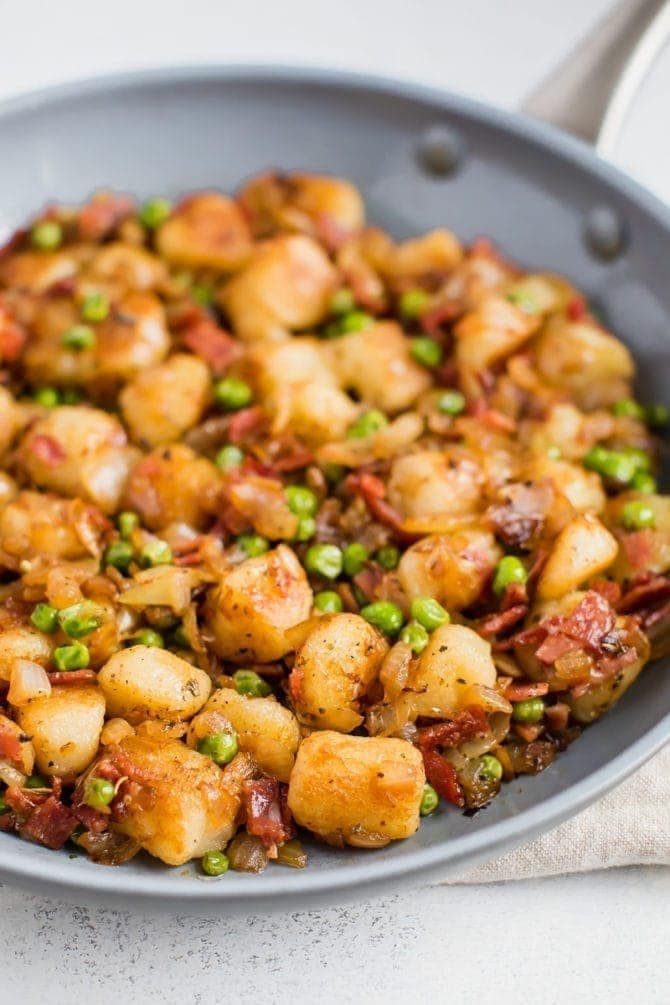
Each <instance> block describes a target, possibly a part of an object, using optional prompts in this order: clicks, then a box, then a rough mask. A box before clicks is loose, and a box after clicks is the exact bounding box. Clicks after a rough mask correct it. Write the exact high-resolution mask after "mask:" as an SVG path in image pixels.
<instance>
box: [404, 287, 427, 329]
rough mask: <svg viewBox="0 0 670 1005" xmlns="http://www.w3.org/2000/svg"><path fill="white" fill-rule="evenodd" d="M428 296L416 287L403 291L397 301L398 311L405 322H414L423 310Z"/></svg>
mask: <svg viewBox="0 0 670 1005" xmlns="http://www.w3.org/2000/svg"><path fill="white" fill-rule="evenodd" d="M429 300H430V295H429V294H428V293H426V291H425V290H422V289H419V288H418V287H417V288H416V289H413V290H405V292H404V293H403V294H402V295H401V297H400V300H399V301H398V310H399V311H400V314H401V315H402V317H403V318H405V320H406V321H414V320H415V319H416V318H418V317H419V315H420V314H421V313H422V312H423V311H424V310H425V308H426V306H427V304H428V301H429Z"/></svg>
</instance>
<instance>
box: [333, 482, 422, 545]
mask: <svg viewBox="0 0 670 1005" xmlns="http://www.w3.org/2000/svg"><path fill="white" fill-rule="evenodd" d="M346 485H347V488H348V489H349V491H350V492H353V493H355V494H356V495H359V496H360V497H361V498H362V499H363V501H364V503H365V505H366V506H367V508H368V510H369V511H370V515H371V516H373V517H374V518H375V520H379V522H380V523H383V524H384V525H385V526H386V527H389V528H390V529H391V530H392V531H393V533H394V535H395V536H396V538H397V539H398V541H399V542H400V543H402V544H411V543H412V542H413V541H416V540H417V538H418V537H420V536H421V535H420V534H418V535H417V534H411V533H409V532H408V531H406V530H405V529H404V527H403V520H402V517H401V516H400V514H399V513H398V511H397V510H396V509H394V507H393V506H391V504H390V503H389V502H387V501H386V498H385V496H386V486H385V485H384V483H383V481H382V480H381V478H377V476H376V475H373V474H370V472H368V471H363V472H360V471H358V472H356V474H352V475H349V477H348V478H347V480H346Z"/></svg>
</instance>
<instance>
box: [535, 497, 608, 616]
mask: <svg viewBox="0 0 670 1005" xmlns="http://www.w3.org/2000/svg"><path fill="white" fill-rule="evenodd" d="M618 550H619V546H618V544H617V542H616V538H614V537H613V536H612V534H610V532H609V531H608V530H607V528H606V527H604V526H603V524H602V523H601V522H600V521H599V520H598V519H597V517H595V516H592V515H590V514H588V513H585V514H580V515H579V516H576V517H575V518H574V520H571V521H570V523H569V524H568V525H567V526H566V527H564V528H563V530H562V531H561V533H560V534H559V535H558V537H557V538H556V541H555V542H554V546H553V548H552V550H551V553H550V555H549V558H548V559H547V562H546V565H545V566H544V568H543V569H542V572H541V573H540V578H539V579H538V583H537V596H538V598H539V599H540V600H554V599H556V598H558V597H562V596H563V595H564V594H566V593H570V592H571V591H572V590H576V589H577V588H578V587H579V586H581V585H582V584H583V583H585V582H587V580H590V579H593V578H594V577H595V576H598V575H600V573H602V572H605V571H606V570H607V569H608V568H609V567H610V565H612V563H613V562H614V559H615V558H616V556H617V552H618Z"/></svg>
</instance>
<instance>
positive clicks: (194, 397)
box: [119, 353, 211, 447]
mask: <svg viewBox="0 0 670 1005" xmlns="http://www.w3.org/2000/svg"><path fill="white" fill-rule="evenodd" d="M210 384H211V377H210V372H209V367H208V366H207V364H206V363H203V361H202V360H201V359H198V357H197V356H190V355H188V354H187V353H178V354H177V355H176V356H171V357H170V359H169V360H168V361H167V362H166V363H162V364H161V365H160V366H154V367H150V368H148V369H146V370H142V372H141V373H139V374H138V375H137V376H136V377H135V379H134V380H133V381H131V382H130V383H129V384H126V386H125V387H124V389H123V391H122V392H121V396H120V399H119V402H120V405H121V413H122V415H123V419H124V422H125V423H126V425H127V426H128V428H129V429H130V435H131V437H132V438H133V440H135V442H136V443H140V444H142V445H146V446H148V447H156V446H158V445H159V444H161V443H171V442H172V441H173V440H177V439H179V437H180V436H181V435H182V434H183V433H185V432H186V430H187V429H190V428H191V427H192V426H195V424H196V423H197V422H199V420H200V417H201V416H202V414H203V412H204V411H205V408H206V407H207V404H208V402H209V398H210Z"/></svg>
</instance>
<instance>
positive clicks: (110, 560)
mask: <svg viewBox="0 0 670 1005" xmlns="http://www.w3.org/2000/svg"><path fill="white" fill-rule="evenodd" d="M134 555H135V549H134V548H133V546H132V544H131V543H130V541H112V543H111V544H109V545H107V548H106V549H105V554H104V557H103V565H113V566H114V568H115V569H118V570H119V572H126V570H127V569H128V566H129V565H130V563H131V562H132V560H133V557H134Z"/></svg>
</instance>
